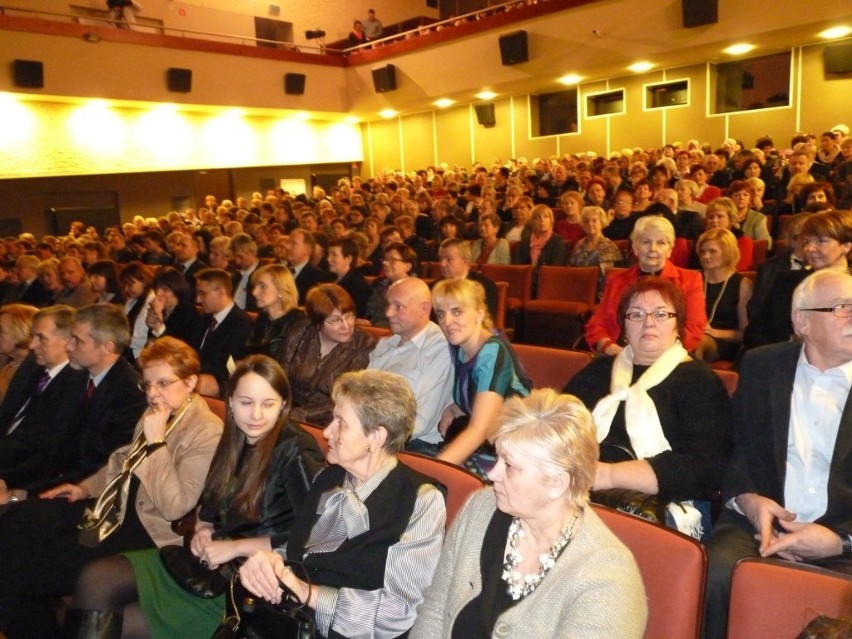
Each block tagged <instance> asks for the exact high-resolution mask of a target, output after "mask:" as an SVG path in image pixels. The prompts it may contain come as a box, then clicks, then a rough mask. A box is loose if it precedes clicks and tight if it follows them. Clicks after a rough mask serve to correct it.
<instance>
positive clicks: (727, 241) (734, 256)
mask: <svg viewBox="0 0 852 639" xmlns="http://www.w3.org/2000/svg"><path fill="white" fill-rule="evenodd" d="M705 242H718V243H719V248H721V249H722V259H723V260H724V261H725V266H726V267H728V268H736V266H737V264H738V263H739V261H740V256H741V254H740V246H739V244H737V238H736V237H735V236H734V234H733V233H731V232H730V231H729V230H728V229H708V230H706V231H704V232H703V233H702V234H701V235H700V236H699V238H698V240H697V241H696V242H695V252H696V254H698V255H699V256H700V255H701V247H702V245H703V244H704V243H705Z"/></svg>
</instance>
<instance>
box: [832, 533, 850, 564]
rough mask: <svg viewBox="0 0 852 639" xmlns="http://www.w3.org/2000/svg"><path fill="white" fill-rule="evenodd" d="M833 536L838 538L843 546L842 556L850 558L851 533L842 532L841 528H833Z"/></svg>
mask: <svg viewBox="0 0 852 639" xmlns="http://www.w3.org/2000/svg"><path fill="white" fill-rule="evenodd" d="M834 534H835V535H837V536H838V537H840V542H841V543H842V545H843V552H842V554H843V556H844V557H850V556H852V532H849V531H848V530H844V529H843V528H835V529H834Z"/></svg>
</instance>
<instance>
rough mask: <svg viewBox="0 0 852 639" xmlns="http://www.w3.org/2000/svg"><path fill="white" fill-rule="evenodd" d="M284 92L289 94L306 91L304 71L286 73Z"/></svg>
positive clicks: (300, 93)
mask: <svg viewBox="0 0 852 639" xmlns="http://www.w3.org/2000/svg"><path fill="white" fill-rule="evenodd" d="M284 93H286V94H287V95H302V94H304V93H305V74H304V73H285V74H284Z"/></svg>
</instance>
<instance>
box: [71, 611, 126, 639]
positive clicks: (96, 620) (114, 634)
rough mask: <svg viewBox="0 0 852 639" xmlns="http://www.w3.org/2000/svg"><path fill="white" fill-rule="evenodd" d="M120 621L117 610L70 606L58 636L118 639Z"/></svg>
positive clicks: (73, 638) (120, 617) (78, 638)
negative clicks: (86, 608) (107, 610)
mask: <svg viewBox="0 0 852 639" xmlns="http://www.w3.org/2000/svg"><path fill="white" fill-rule="evenodd" d="M121 621H122V615H121V613H119V612H105V611H103V610H80V609H79V608H70V609H69V610H68V612H67V613H66V614H65V623H64V624H63V626H62V631H61V632H60V633H59V636H60V637H61V638H62V639H119V638H120V637H121Z"/></svg>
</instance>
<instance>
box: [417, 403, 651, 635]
mask: <svg viewBox="0 0 852 639" xmlns="http://www.w3.org/2000/svg"><path fill="white" fill-rule="evenodd" d="M495 430H496V432H495V433H494V435H493V437H492V441H493V442H494V444H495V446H496V449H497V464H496V465H495V466H494V468H493V469H492V470H491V472H490V473H489V474H488V476H489V479H491V481H493V482H494V483H493V486H491V487H488V488H486V489H484V490H482V491H480V492H478V493H476V494H475V495H474V496H473V497H472V498H471V499H470V501H468V503H467V505H466V506H465V507H464V510H462V512H461V514H460V515H459V517H458V518H457V519H456V521H455V523H454V524H453V527H452V528H451V529H450V532H449V534H448V536H447V539H446V542H445V543H444V548H443V551H442V552H441V558H440V560H439V562H438V569H437V571H436V573H435V576H434V578H433V580H432V585H431V586H430V587H429V588H428V589H427V591H426V598H425V601H424V602H423V604H422V605H421V606H420V608H418V610H417V613H418V617H417V622H416V623H415V625H414V628H412V630H411V634H410V637H411V639H438V638H446V639H449V638H450V637H458V636H472V637H484V636H488V637H490V636H492V635H494V636H502V635H503V634H505V633H504V632H503V631H502V629H510V628H511V629H516V630H512V631H509V632H508V634H507V635H506V636H521V635H526V636H530V637H536V639H547V638H550V637H553V638H556V637H619V638H620V639H639V638H640V637H642V636H643V633H644V631H645V623H646V620H647V615H648V611H647V603H646V600H645V590H644V587H643V585H642V578H641V576H640V575H639V571H638V569H637V567H636V562H635V560H634V559H633V556H632V555H631V554H630V551H629V550H627V548H625V547H624V546H623V545H622V543H621V542H620V541H619V540H618V539H617V538H616V537H615V535H613V534H612V532H610V530H609V529H608V528H607V527H606V526H605V525H604V524H603V522H602V521H601V520H600V518H598V516H597V515H596V514H595V512H594V510H592V509H591V508H589V507H588V500H589V490H590V489H591V487H592V483H593V481H594V478H595V467H596V464H597V457H598V445H597V439H596V436H595V426H594V422H593V421H592V416H591V415H590V414H589V411H588V410H586V408H585V407H584V406H583V405H582V404H581V403H580V402H579V401H578V400H577V398H575V397H572V396H570V395H557V394H556V393H555V392H554V391H553V390H550V389H545V390H536V391H533V392H532V394H530V396H529V397H527V398H520V397H515V398H512V399H510V400H508V401H507V402H506V403H505V405H504V406H503V409H502V411H501V412H500V414H499V416H498V419H497V427H496V429H495ZM613 610H618V611H619V612H618V614H612V611H613Z"/></svg>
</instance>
